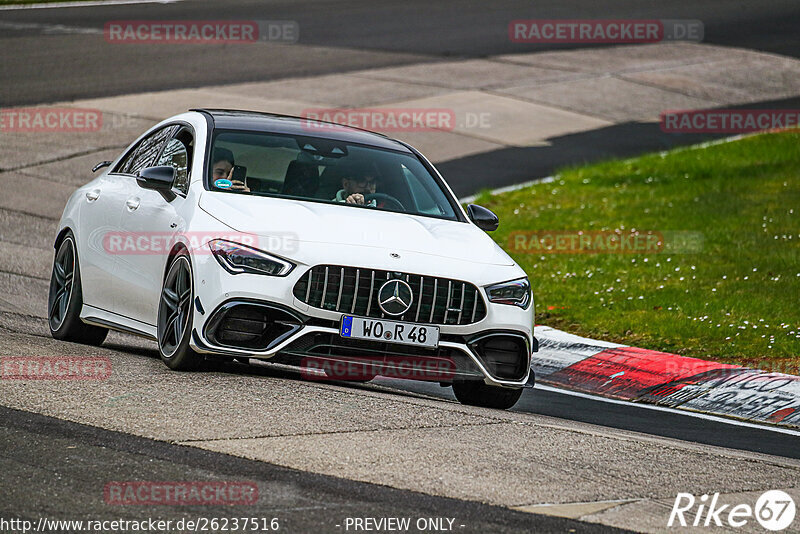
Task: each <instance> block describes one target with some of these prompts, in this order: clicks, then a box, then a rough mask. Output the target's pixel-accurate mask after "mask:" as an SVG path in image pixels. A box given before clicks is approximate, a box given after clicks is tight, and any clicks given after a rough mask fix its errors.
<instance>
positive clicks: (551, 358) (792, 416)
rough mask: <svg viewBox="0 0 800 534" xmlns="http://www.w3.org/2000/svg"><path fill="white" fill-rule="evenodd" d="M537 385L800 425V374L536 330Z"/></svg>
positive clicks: (543, 329) (790, 426)
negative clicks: (789, 373)
mask: <svg viewBox="0 0 800 534" xmlns="http://www.w3.org/2000/svg"><path fill="white" fill-rule="evenodd" d="M536 338H537V340H538V341H539V352H537V353H535V354H534V358H533V363H532V369H533V371H534V372H535V373H536V381H537V382H538V383H542V384H547V385H550V386H555V387H558V388H562V389H568V390H572V391H579V392H583V393H590V394H593V395H600V396H603V397H610V398H613V399H621V400H627V401H633V402H642V403H648V404H656V405H659V406H666V407H670V408H677V409H682V410H691V411H694V412H700V413H704V414H712V415H721V416H727V417H734V418H736V419H740V420H744V421H751V422H755V423H772V424H776V425H779V426H782V427H788V428H800V376H794V375H787V374H783V373H769V372H766V371H760V370H757V369H749V368H747V367H742V366H739V365H728V364H723V363H716V362H710V361H706V360H698V359H696V358H687V357H684V356H678V355H677V354H669V353H666V352H658V351H654V350H647V349H639V348H636V347H629V346H626V345H619V344H616V343H608V342H605V341H596V340H593V339H587V338H583V337H580V336H576V335H572V334H568V333H566V332H562V331H561V330H556V329H554V328H550V327H548V326H537V327H536Z"/></svg>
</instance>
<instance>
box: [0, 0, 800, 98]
mask: <svg viewBox="0 0 800 534" xmlns="http://www.w3.org/2000/svg"><path fill="white" fill-rule="evenodd" d="M533 18H535V19H547V18H553V19H595V18H597V19H695V20H700V21H702V22H703V24H704V28H705V37H704V42H707V43H711V44H719V45H725V46H737V47H743V48H751V49H754V50H761V51H766V52H773V53H777V54H783V55H788V56H793V57H798V54H800V34H798V32H797V28H798V27H800V4H798V3H797V2H796V1H794V0H758V1H757V2H749V1H735V2H731V1H730V0H697V1H692V2H687V1H685V0H662V1H659V2H642V1H641V0H616V1H614V2H595V1H592V0H571V1H563V0H542V1H537V2H530V1H528V0H496V1H492V2H482V1H461V0H441V1H437V2H430V1H426V0H409V1H404V2H395V1H392V0H378V1H374V2H355V1H344V2H328V1H320V0H315V1H293V2H287V1H275V0H272V1H268V0H263V1H262V0H231V1H225V2H216V1H211V0H208V1H198V0H184V1H181V2H177V3H173V4H163V5H161V4H133V5H113V6H104V7H94V6H93V7H85V8H69V9H35V10H11V11H0V23H2V25H0V29H1V30H2V31H0V50H2V58H3V59H2V64H1V65H0V80H3V83H2V87H0V104H2V105H4V106H8V105H14V106H16V105H22V104H32V103H41V102H52V101H60V100H68V99H75V98H88V97H94V96H109V95H117V94H129V93H137V92H143V91H152V90H162V89H174V88H182V87H200V86H207V85H218V84H221V83H225V81H226V80H227V81H229V82H230V83H238V82H245V81H265V80H274V79H280V78H289V77H294V76H310V75H318V74H325V73H334V72H337V73H341V72H347V71H349V70H353V69H362V68H369V67H380V66H388V65H400V64H405V63H419V62H423V61H431V62H435V61H441V60H452V59H454V58H475V57H485V56H490V55H498V54H513V53H515V52H534V51H541V50H553V49H559V48H570V47H575V46H576V45H542V44H518V43H512V42H510V40H509V39H508V23H509V22H510V21H512V20H515V19H533ZM147 19H154V20H291V21H296V22H297V23H298V24H299V27H300V37H299V41H298V43H297V45H292V46H286V45H284V46H280V47H273V46H269V45H263V46H247V48H246V49H245V50H246V53H244V54H243V53H242V48H241V46H239V45H227V46H226V45H219V46H209V45H204V46H196V45H183V46H170V47H168V49H165V48H164V46H163V45H130V44H129V45H120V44H109V43H105V42H104V41H103V36H102V33H101V32H102V28H103V26H104V24H105V23H106V22H108V21H113V20H147ZM12 23H13V24H17V25H19V26H17V27H16V29H15V26H13V25H10V24H12ZM25 24H28V25H32V26H30V27H26V26H24V25H25ZM57 25H61V26H62V27H65V28H77V29H89V30H94V31H95V32H100V33H89V34H85V33H83V34H82V33H74V30H73V32H72V33H71V32H70V30H59V28H58V27H54V26H57ZM54 81H57V82H58V83H53V82H54Z"/></svg>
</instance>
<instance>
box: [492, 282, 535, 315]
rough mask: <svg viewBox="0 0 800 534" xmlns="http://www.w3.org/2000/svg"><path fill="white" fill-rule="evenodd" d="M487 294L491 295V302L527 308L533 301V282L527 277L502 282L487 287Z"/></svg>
mask: <svg viewBox="0 0 800 534" xmlns="http://www.w3.org/2000/svg"><path fill="white" fill-rule="evenodd" d="M486 295H487V296H488V297H489V302H494V303H495V304H510V305H512V306H519V307H520V308H522V309H525V308H527V307H528V304H530V302H531V284H530V282H528V279H527V278H520V279H519V280H512V281H510V282H502V283H500V284H495V285H493V286H489V287H487V288H486Z"/></svg>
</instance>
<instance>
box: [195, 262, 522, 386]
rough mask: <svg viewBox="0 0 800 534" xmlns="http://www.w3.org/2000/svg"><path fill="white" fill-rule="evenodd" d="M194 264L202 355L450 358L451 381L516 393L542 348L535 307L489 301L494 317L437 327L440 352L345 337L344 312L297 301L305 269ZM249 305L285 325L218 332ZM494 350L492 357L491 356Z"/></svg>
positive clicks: (287, 359) (293, 360) (293, 359)
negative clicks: (278, 273) (269, 273)
mask: <svg viewBox="0 0 800 534" xmlns="http://www.w3.org/2000/svg"><path fill="white" fill-rule="evenodd" d="M193 259H194V263H195V265H194V268H195V277H196V281H195V287H196V288H197V291H196V295H197V298H196V300H195V306H194V322H193V325H194V330H193V332H192V338H191V341H190V345H191V347H192V348H193V349H194V350H195V351H197V352H200V353H207V354H218V355H225V356H230V357H248V358H259V359H265V360H267V359H268V360H271V361H274V362H280V363H288V364H292V365H296V364H297V363H299V362H300V361H301V360H302V358H303V357H307V356H314V357H319V356H324V357H325V358H332V359H337V358H341V359H343V360H348V359H350V358H353V357H358V356H359V355H373V356H375V355H379V354H384V355H407V356H413V357H416V358H425V357H431V358H441V357H447V358H450V359H452V360H453V361H455V362H456V372H455V373H454V375H453V377H452V380H462V379H463V380H474V379H482V380H483V381H484V382H485V383H486V384H489V385H493V386H504V387H517V388H518V387H523V386H525V385H526V384H527V383H528V381H529V378H530V373H531V371H530V363H531V356H532V355H531V353H532V352H534V351H536V350H537V343H536V339H535V338H534V337H533V326H532V325H533V306H532V305H531V306H530V307H529V308H528V309H527V310H522V309H520V308H517V307H514V306H508V305H498V304H491V303H487V314H486V317H485V318H484V319H482V320H481V321H478V322H476V323H473V324H468V325H442V324H437V325H435V326H438V327H439V329H440V333H441V337H440V342H439V347H438V349H434V350H429V349H423V348H417V347H409V346H407V345H397V344H391V343H383V342H370V343H363V342H359V341H356V340H350V339H346V338H342V337H341V336H339V324H340V321H341V318H342V313H341V312H334V311H330V310H323V309H319V308H312V307H309V306H308V305H306V304H305V303H303V302H301V301H300V300H298V299H297V298H295V297H294V295H293V294H292V288H293V287H294V284H295V283H296V282H297V280H298V279H299V278H300V277H301V276H303V275H304V274H305V273H306V272H307V270H308V268H303V267H300V266H298V268H296V269H295V271H294V272H292V273H290V274H289V276H286V277H281V278H278V277H266V276H259V275H250V274H239V275H231V274H229V273H227V272H225V271H224V270H223V269H221V268H220V267H219V265H218V264H217V263H216V260H215V259H213V257H211V256H210V255H208V256H194V258H193ZM244 307H252V308H262V309H266V310H269V312H268V313H269V314H272V315H270V317H273V318H276V319H277V322H278V323H281V324H280V325H279V328H277V329H273V330H272V331H271V332H270V334H269V335H264V336H262V337H263V339H260V338H259V335H255V334H254V335H253V336H250V338H247V336H243V337H242V336H238V334H236V333H235V332H234V334H232V335H227V336H226V335H220V334H219V333H218V330H219V329H220V325H221V323H222V321H223V320H222V319H220V317H221V316H222V315H224V314H225V313H227V312H230V311H231V310H236V309H238V310H240V311H241V310H244V309H245V308H244ZM242 321H244V322H242ZM229 322H232V323H237V324H247V325H250V326H249V327H256V328H257V326H254V325H255V323H258V322H259V320H258V317H256V318H255V319H253V318H252V317H250V318H248V317H247V313H239V315H237V316H235V317H233V320H232V321H229ZM261 322H262V323H264V322H265V321H261ZM249 327H247V328H249ZM247 328H244V329H245V330H247ZM230 329H231V330H236V328H230ZM501 345H505V347H504V346H501ZM487 347H488V348H487ZM509 347H510V348H509ZM509 350H512V351H513V350H517V351H518V352H519V355H518V356H517V357H516V359H514V362H511V361H510V360H509V355H508V351H509ZM504 351H505V352H504ZM490 352H491V354H490V357H487V354H486V353H490ZM514 365H516V367H514ZM452 380H449V381H452ZM447 381H448V380H442V382H447Z"/></svg>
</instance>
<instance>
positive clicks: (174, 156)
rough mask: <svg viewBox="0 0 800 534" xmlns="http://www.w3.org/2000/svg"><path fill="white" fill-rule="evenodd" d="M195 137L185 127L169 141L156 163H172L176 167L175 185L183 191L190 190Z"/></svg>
mask: <svg viewBox="0 0 800 534" xmlns="http://www.w3.org/2000/svg"><path fill="white" fill-rule="evenodd" d="M192 148H193V138H192V133H191V131H190V130H188V129H186V128H184V129H182V130H181V131H180V132H178V134H177V135H176V136H175V137H173V138H172V139H170V140H169V141H167V144H166V146H164V150H163V152H161V156H159V158H158V161H157V162H156V165H170V166H172V167H173V168H175V183H174V184H173V185H174V187H175V188H176V189H177V190H179V191H181V192H183V193H184V194H186V193H188V192H189V176H190V174H191V165H192Z"/></svg>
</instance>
